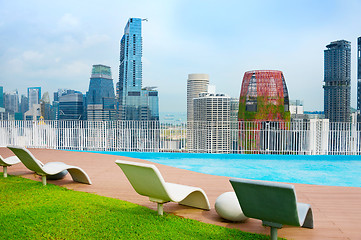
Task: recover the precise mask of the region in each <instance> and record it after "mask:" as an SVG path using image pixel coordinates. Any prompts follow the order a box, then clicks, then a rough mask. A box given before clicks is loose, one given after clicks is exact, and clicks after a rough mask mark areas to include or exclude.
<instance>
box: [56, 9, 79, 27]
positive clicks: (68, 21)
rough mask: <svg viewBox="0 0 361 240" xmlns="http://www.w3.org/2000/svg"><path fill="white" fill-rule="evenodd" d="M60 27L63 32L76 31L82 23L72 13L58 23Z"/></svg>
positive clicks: (64, 16)
mask: <svg viewBox="0 0 361 240" xmlns="http://www.w3.org/2000/svg"><path fill="white" fill-rule="evenodd" d="M58 26H59V28H60V29H63V30H69V29H74V28H78V27H79V26H80V21H79V20H78V19H77V18H76V17H74V16H73V15H71V14H70V13H66V14H65V15H63V16H62V17H61V18H60V20H59V21H58Z"/></svg>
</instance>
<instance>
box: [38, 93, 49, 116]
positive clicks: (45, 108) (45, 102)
mask: <svg viewBox="0 0 361 240" xmlns="http://www.w3.org/2000/svg"><path fill="white" fill-rule="evenodd" d="M50 110H51V104H50V97H49V93H48V92H45V93H44V94H43V97H42V98H41V99H40V111H41V116H42V117H43V119H44V120H51V116H50Z"/></svg>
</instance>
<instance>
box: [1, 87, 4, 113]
mask: <svg viewBox="0 0 361 240" xmlns="http://www.w3.org/2000/svg"><path fill="white" fill-rule="evenodd" d="M3 107H4V88H3V87H2V86H0V108H3Z"/></svg>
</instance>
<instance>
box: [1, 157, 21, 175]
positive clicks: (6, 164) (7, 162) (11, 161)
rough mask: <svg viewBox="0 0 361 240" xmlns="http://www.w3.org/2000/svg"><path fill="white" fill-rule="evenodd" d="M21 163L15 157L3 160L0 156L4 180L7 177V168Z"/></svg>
mask: <svg viewBox="0 0 361 240" xmlns="http://www.w3.org/2000/svg"><path fill="white" fill-rule="evenodd" d="M19 162H21V161H20V160H19V158H18V157H17V156H11V157H7V158H3V157H2V156H1V155H0V166H2V167H3V173H4V178H6V177H7V176H8V167H10V166H12V165H14V164H17V163H19Z"/></svg>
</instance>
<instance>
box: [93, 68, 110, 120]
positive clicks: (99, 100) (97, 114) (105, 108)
mask: <svg viewBox="0 0 361 240" xmlns="http://www.w3.org/2000/svg"><path fill="white" fill-rule="evenodd" d="M86 98H87V115H88V120H91V121H95V120H98V121H104V120H115V119H116V109H115V95H114V85H113V79H112V73H111V70H110V67H108V66H105V65H100V64H98V65H93V68H92V74H91V77H90V83H89V90H88V92H87V93H86Z"/></svg>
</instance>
